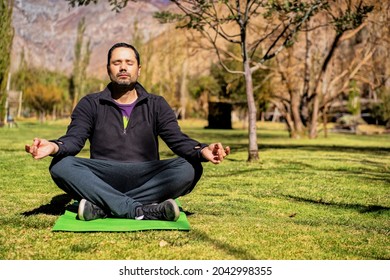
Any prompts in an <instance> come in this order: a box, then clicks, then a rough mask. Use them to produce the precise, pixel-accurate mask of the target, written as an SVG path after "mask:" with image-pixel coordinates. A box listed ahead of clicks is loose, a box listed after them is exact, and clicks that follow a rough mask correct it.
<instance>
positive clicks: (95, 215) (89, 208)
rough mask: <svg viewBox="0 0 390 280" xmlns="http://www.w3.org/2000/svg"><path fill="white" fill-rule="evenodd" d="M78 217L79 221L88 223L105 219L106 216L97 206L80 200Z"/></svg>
mask: <svg viewBox="0 0 390 280" xmlns="http://www.w3.org/2000/svg"><path fill="white" fill-rule="evenodd" d="M78 216H79V219H80V220H83V221H90V220H96V219H101V218H105V217H107V214H106V213H105V212H104V210H103V209H102V208H100V207H99V206H96V205H95V204H93V203H92V202H89V201H88V200H86V199H82V200H81V201H80V203H79V210H78Z"/></svg>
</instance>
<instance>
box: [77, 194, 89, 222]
mask: <svg viewBox="0 0 390 280" xmlns="http://www.w3.org/2000/svg"><path fill="white" fill-rule="evenodd" d="M86 202H87V200H86V199H84V198H83V199H82V200H80V203H79V209H78V211H77V215H78V217H79V219H80V220H82V221H85V218H84V215H83V213H84V208H85V203H86Z"/></svg>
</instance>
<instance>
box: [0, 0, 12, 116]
mask: <svg viewBox="0 0 390 280" xmlns="http://www.w3.org/2000/svg"><path fill="white" fill-rule="evenodd" d="M13 2H14V1H13V0H0V17H1V19H0V38H1V39H0V123H1V121H2V120H4V116H5V114H6V111H5V106H4V104H5V101H6V99H7V92H6V87H7V82H8V72H9V69H10V63H11V48H12V40H13V37H14V29H13V27H12V7H13Z"/></svg>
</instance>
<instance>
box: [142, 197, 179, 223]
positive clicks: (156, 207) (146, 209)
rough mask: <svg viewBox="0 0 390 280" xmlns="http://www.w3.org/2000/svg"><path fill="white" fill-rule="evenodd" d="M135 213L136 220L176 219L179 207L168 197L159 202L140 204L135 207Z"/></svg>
mask: <svg viewBox="0 0 390 280" xmlns="http://www.w3.org/2000/svg"><path fill="white" fill-rule="evenodd" d="M136 214H137V217H136V218H135V219H136V220H166V221H177V220H178V219H179V217H180V209H179V206H177V204H176V202H175V201H174V200H173V199H168V200H165V201H164V202H161V203H159V204H157V203H156V204H149V205H142V206H140V207H139V208H137V210H136Z"/></svg>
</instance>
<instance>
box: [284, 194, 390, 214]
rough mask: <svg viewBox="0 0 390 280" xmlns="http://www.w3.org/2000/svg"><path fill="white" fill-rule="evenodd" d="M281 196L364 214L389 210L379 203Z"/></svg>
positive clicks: (389, 209)
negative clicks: (354, 202) (366, 203)
mask: <svg viewBox="0 0 390 280" xmlns="http://www.w3.org/2000/svg"><path fill="white" fill-rule="evenodd" d="M283 196H284V197H286V198H289V199H293V200H295V201H298V202H304V203H310V204H319V205H326V206H332V207H338V208H346V209H352V210H357V211H358V212H359V213H362V214H364V213H378V214H380V213H382V212H384V211H390V207H386V206H381V205H361V204H346V203H334V202H326V201H323V200H321V199H320V200H314V199H309V198H303V197H298V196H293V195H283Z"/></svg>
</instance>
